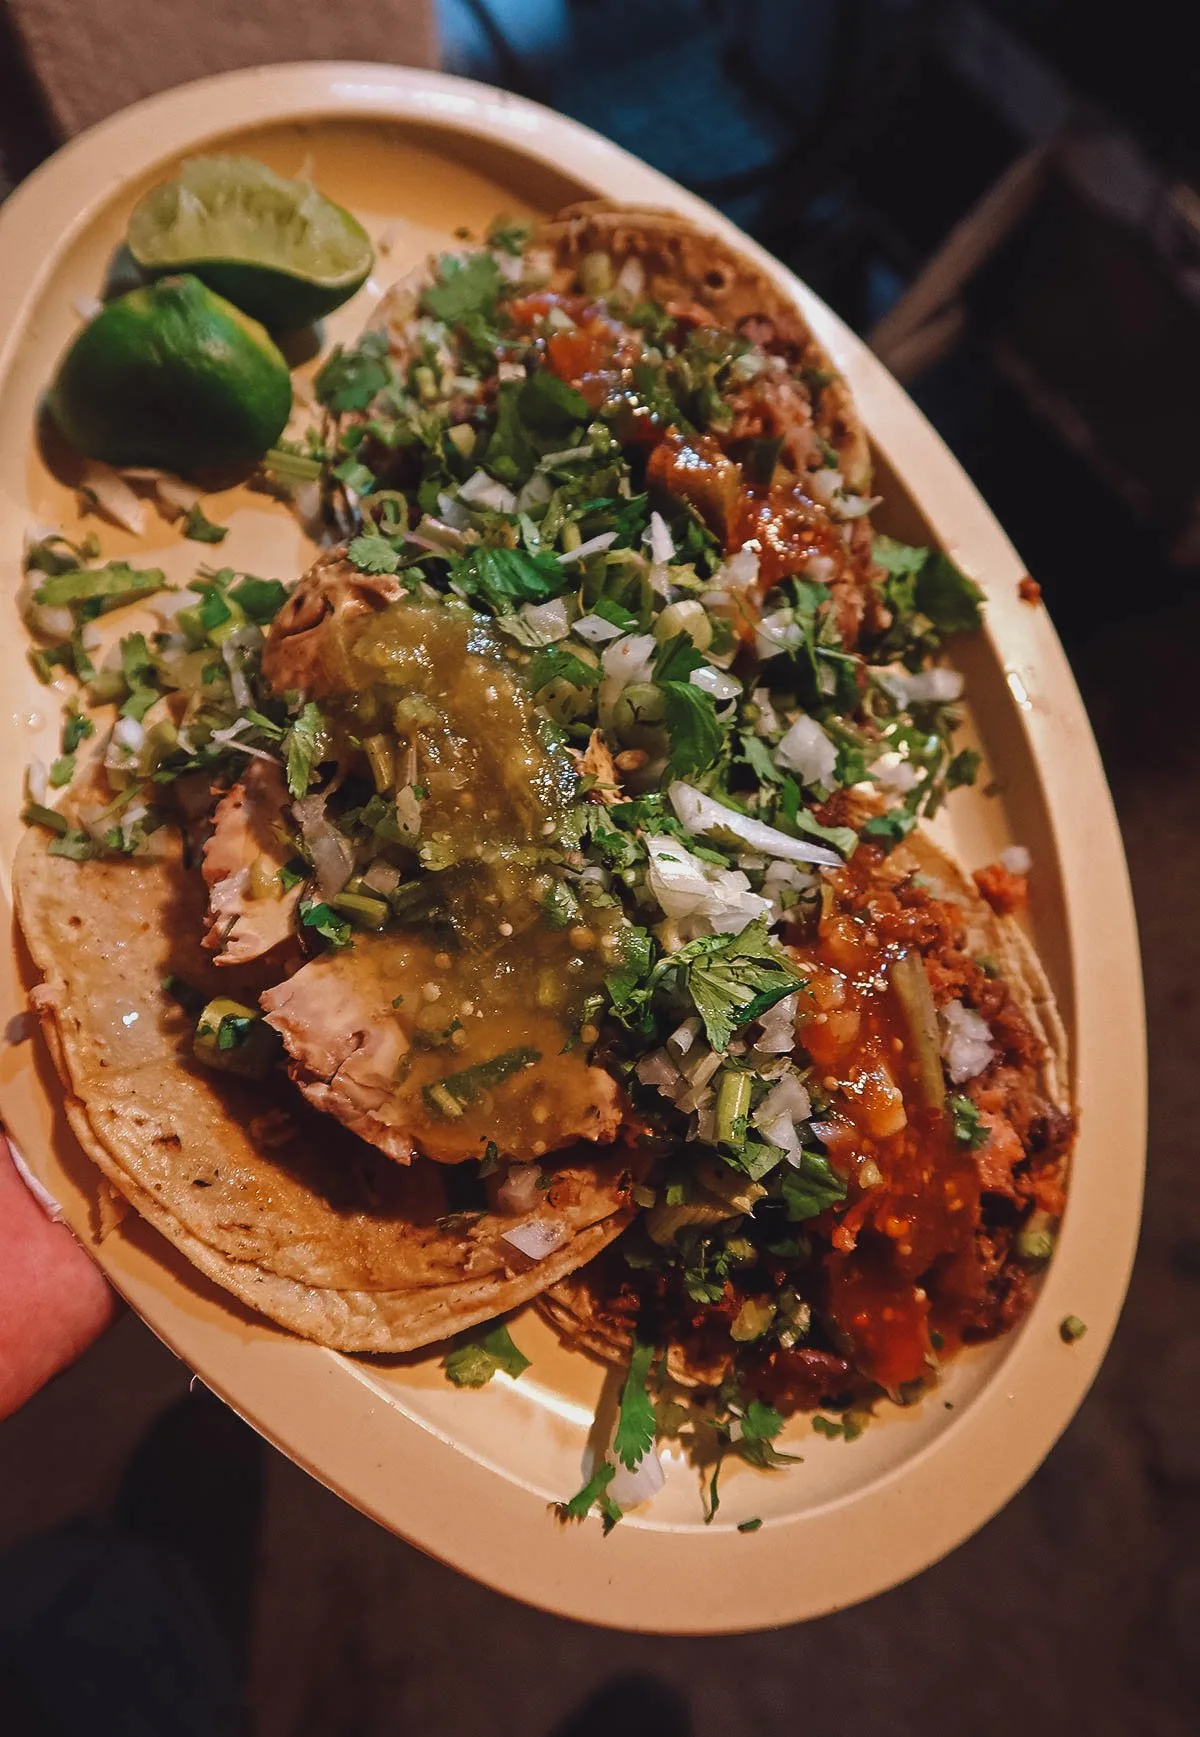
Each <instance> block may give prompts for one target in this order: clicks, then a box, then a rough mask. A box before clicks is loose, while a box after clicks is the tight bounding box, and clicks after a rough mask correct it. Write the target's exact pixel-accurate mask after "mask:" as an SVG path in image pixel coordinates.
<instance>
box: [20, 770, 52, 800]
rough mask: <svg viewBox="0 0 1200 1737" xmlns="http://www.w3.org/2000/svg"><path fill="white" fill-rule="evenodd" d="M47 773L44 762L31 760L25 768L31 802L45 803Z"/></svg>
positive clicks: (26, 784) (26, 783)
mask: <svg viewBox="0 0 1200 1737" xmlns="http://www.w3.org/2000/svg"><path fill="white" fill-rule="evenodd" d="M46 784H47V772H46V762H45V761H44V760H31V761H30V762H29V764H28V766H26V768H25V788H26V790H27V791H28V792H29V800H30V801H31V802H45V800H46Z"/></svg>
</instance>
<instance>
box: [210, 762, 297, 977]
mask: <svg viewBox="0 0 1200 1737" xmlns="http://www.w3.org/2000/svg"><path fill="white" fill-rule="evenodd" d="M286 805H287V790H286V788H285V786H284V782H283V774H282V772H281V771H280V769H279V767H278V766H277V765H275V764H274V762H270V761H266V760H251V761H250V764H249V765H248V767H247V768H246V772H245V774H244V776H243V778H242V781H241V783H240V784H235V785H234V787H233V789H232V790H231V791H230V792H229V793H228V795H227V796H224V797H223V798H222V799H221V801H220V802H219V803H218V804H217V807H216V811H215V813H214V815H213V830H212V834H211V836H210V837H209V839H208V840H207V842H206V843H205V846H204V862H203V873H204V879H205V882H206V883H207V886H208V929H207V932H206V933H205V936H204V945H205V946H206V947H207V948H208V949H209V951H210V952H212V953H213V954H214V955H215V963H216V964H218V965H247V964H249V963H250V962H251V961H252V960H264V961H268V960H269V961H271V962H272V963H274V964H275V965H277V966H279V967H280V968H286V966H287V965H288V964H289V963H298V962H299V958H300V952H299V944H298V942H297V940H296V903H297V900H298V899H299V897H300V888H299V886H298V885H297V886H295V887H292V888H291V889H289V890H288V891H285V890H284V888H283V884H282V882H281V881H280V880H279V879H278V875H279V871H280V869H281V868H283V867H284V865H285V864H286V863H287V861H288V859H289V858H290V857H291V855H292V849H291V846H290V844H289V843H288V840H287V835H286V832H285V831H284V826H283V818H284V810H285V808H286Z"/></svg>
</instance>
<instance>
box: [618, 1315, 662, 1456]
mask: <svg viewBox="0 0 1200 1737" xmlns="http://www.w3.org/2000/svg"><path fill="white" fill-rule="evenodd" d="M655 1355H656V1353H655V1348H654V1346H653V1345H642V1344H639V1343H637V1342H636V1341H635V1342H634V1347H633V1355H632V1357H631V1358H630V1360H629V1372H628V1374H627V1375H626V1377H625V1385H624V1386H623V1387H622V1389H621V1410H620V1416H619V1418H618V1421H617V1433H616V1434H615V1436H614V1437H613V1452H614V1453H615V1454H616V1456H617V1458H618V1459H619V1460H620V1462H621V1464H622V1465H623V1466H624V1467H625V1468H626V1470H627V1471H633V1470H634V1469H635V1468H636V1467H637V1466H638V1465H640V1464H641V1462H642V1460H643V1459H645V1457H646V1455H647V1454H648V1453H649V1452H650V1449H651V1448H652V1447H653V1446H654V1427H655V1426H654V1401H653V1400H652V1399H651V1398H650V1395H649V1393H648V1392H647V1391H646V1381H647V1378H648V1376H649V1374H650V1366H651V1364H652V1363H653V1362H654V1358H655Z"/></svg>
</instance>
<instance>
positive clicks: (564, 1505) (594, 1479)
mask: <svg viewBox="0 0 1200 1737" xmlns="http://www.w3.org/2000/svg"><path fill="white" fill-rule="evenodd" d="M616 1475H617V1468H616V1466H613V1465H608V1464H605V1465H602V1466H597V1468H596V1470H595V1471H594V1472H593V1473H592V1475H591V1477H590V1478H589V1479H588V1481H587V1483H586V1484H584V1486H583V1488H582V1489H581V1490H577V1491H576V1492H575V1494H574V1495H573V1496H572V1497H571V1499H570V1501H569V1502H556V1503H555V1504H554V1506H555V1511H556V1513H557V1514H558V1517H559V1519H560V1520H586V1519H587V1517H588V1515H589V1514H590V1513H591V1511H592V1509H593V1508H594V1507H597V1506H598V1507H599V1509H600V1517H601V1519H602V1521H603V1523H604V1531H605V1533H606V1534H607V1533H609V1532H611V1531H612V1529H613V1527H614V1526H615V1525H617V1523H618V1522H619V1520H620V1518H621V1510H620V1508H619V1507H618V1506H617V1504H616V1503H615V1502H614V1501H613V1499H612V1497H611V1496H610V1495H609V1493H608V1486H609V1485H610V1484H611V1483H612V1481H613V1479H614V1478H615V1477H616Z"/></svg>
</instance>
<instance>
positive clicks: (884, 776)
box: [867, 754, 917, 796]
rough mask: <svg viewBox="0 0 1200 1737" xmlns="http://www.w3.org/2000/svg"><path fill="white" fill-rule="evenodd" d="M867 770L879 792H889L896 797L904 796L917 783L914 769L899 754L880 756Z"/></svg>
mask: <svg viewBox="0 0 1200 1737" xmlns="http://www.w3.org/2000/svg"><path fill="white" fill-rule="evenodd" d="M867 770H868V771H869V772H870V774H871V777H872V778H873V779H874V780H875V782H876V784H878V785H879V787H880V789H881V790H890V791H892V792H894V794H895V795H897V796H903V795H905V794H906V793H907V792H908V791H909V790H911V789H912V787H913V785H914V784H916V782H917V770H916V767H915V766H914V765H913V764H912V762H911V761H909V760H905V759H903V758H902V757H901V756H900V755H899V754H881V755H880V756H879V758H878V760H874V761H872V763H871V765H870V766H869V767H868V768H867Z"/></svg>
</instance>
